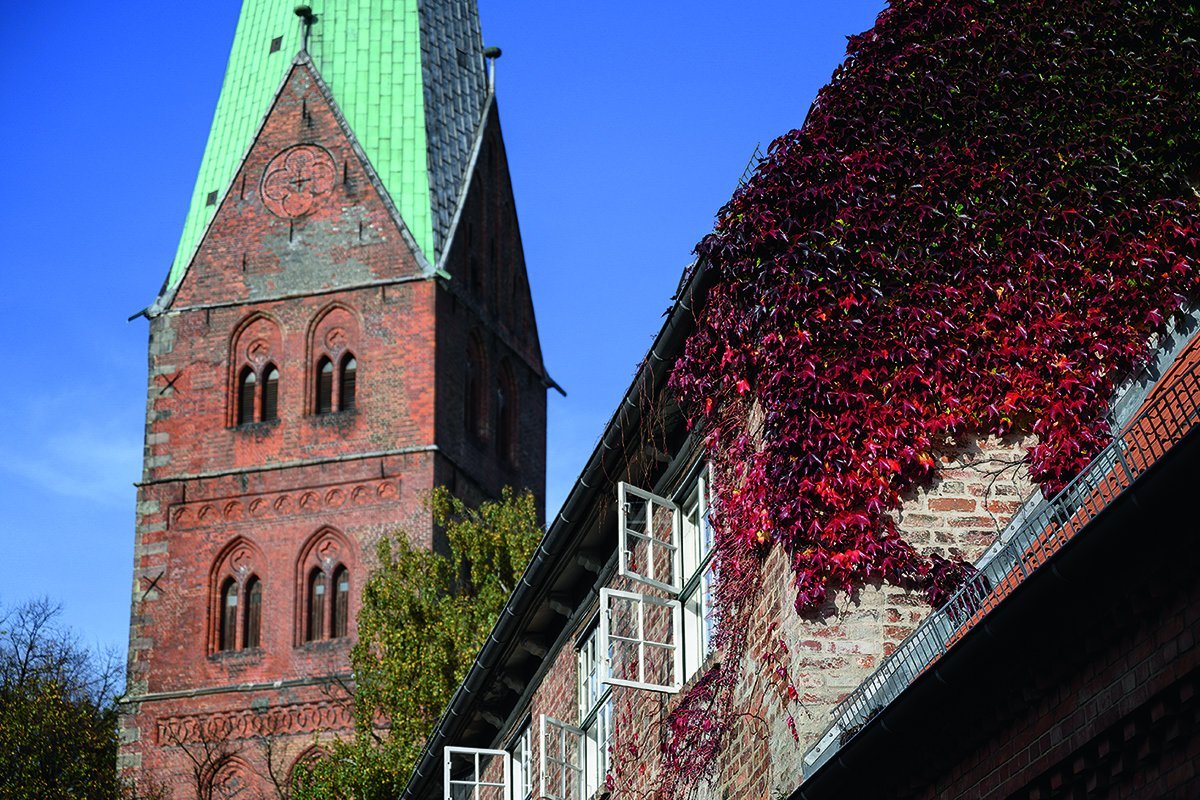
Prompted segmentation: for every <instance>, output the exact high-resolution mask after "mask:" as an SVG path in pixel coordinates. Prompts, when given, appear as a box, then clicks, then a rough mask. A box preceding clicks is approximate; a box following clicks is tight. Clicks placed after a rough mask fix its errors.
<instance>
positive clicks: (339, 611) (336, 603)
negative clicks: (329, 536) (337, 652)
mask: <svg viewBox="0 0 1200 800" xmlns="http://www.w3.org/2000/svg"><path fill="white" fill-rule="evenodd" d="M349 631H350V572H349V571H348V570H347V569H346V568H345V567H338V568H337V569H336V570H335V571H334V573H333V625H332V629H331V632H330V636H331V638H334V639H340V638H342V637H343V636H345V635H347V634H348V633H349Z"/></svg>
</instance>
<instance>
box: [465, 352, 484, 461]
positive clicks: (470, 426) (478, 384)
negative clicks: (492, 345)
mask: <svg viewBox="0 0 1200 800" xmlns="http://www.w3.org/2000/svg"><path fill="white" fill-rule="evenodd" d="M466 367H467V376H466V377H467V380H466V386H465V387H464V401H465V402H464V408H465V412H466V413H465V415H464V418H463V422H464V424H465V425H466V428H467V432H468V433H470V434H471V435H472V436H474V437H475V438H477V439H483V437H484V427H483V414H484V388H483V387H484V376H483V354H482V352H481V349H480V347H479V343H478V342H476V341H474V340H472V341H471V342H470V343H469V344H468V345H467V364H466Z"/></svg>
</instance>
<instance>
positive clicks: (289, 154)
mask: <svg viewBox="0 0 1200 800" xmlns="http://www.w3.org/2000/svg"><path fill="white" fill-rule="evenodd" d="M336 174H337V167H336V165H335V164H334V163H333V156H331V155H330V154H329V153H328V152H327V151H326V150H325V149H324V148H321V147H317V146H316V145H312V144H298V145H296V146H294V147H289V148H288V149H286V150H284V151H283V152H281V153H279V154H278V155H277V156H275V157H274V158H273V159H271V163H269V164H267V168H266V170H265V171H264V172H263V180H262V189H261V194H262V201H263V205H265V206H266V207H267V209H268V210H269V211H270V212H271V213H272V214H274V215H275V216H277V217H283V218H284V219H294V218H296V217H303V216H305V215H306V214H310V213H312V212H313V211H314V210H316V208H317V206H318V205H319V204H320V202H321V201H322V199H323V198H324V197H325V196H326V195H328V194H329V192H330V191H331V190H332V189H333V181H334V176H335V175H336Z"/></svg>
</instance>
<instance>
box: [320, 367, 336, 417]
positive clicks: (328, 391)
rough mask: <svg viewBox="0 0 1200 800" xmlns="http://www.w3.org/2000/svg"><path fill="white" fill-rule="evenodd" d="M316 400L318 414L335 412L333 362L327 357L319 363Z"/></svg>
mask: <svg viewBox="0 0 1200 800" xmlns="http://www.w3.org/2000/svg"><path fill="white" fill-rule="evenodd" d="M316 400H317V402H316V411H317V413H318V414H328V413H329V412H330V411H332V410H333V362H332V361H330V360H329V359H328V358H325V357H322V358H321V360H320V361H319V362H317V398H316Z"/></svg>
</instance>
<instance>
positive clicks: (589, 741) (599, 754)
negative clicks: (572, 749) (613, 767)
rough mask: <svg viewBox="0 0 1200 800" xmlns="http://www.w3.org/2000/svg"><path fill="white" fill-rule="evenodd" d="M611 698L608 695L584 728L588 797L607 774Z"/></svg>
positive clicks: (586, 794)
mask: <svg viewBox="0 0 1200 800" xmlns="http://www.w3.org/2000/svg"><path fill="white" fill-rule="evenodd" d="M612 707H613V702H612V698H611V697H609V698H608V699H607V700H605V701H604V704H603V705H601V706H600V710H599V711H597V712H596V718H595V719H593V720H592V722H591V724H590V725H588V726H587V728H586V729H585V730H584V732H583V735H584V747H585V750H586V752H585V754H584V755H585V765H584V766H585V772H586V782H587V785H586V786H585V787H584V796H585V797H590V796H591V795H592V794H594V793H595V792H596V791H598V790H599V789H601V788H602V787H603V786H604V778H605V776H606V775H607V774H608V760H609V752H608V750H609V746H610V743H609V739H610V737H611V735H612Z"/></svg>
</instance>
